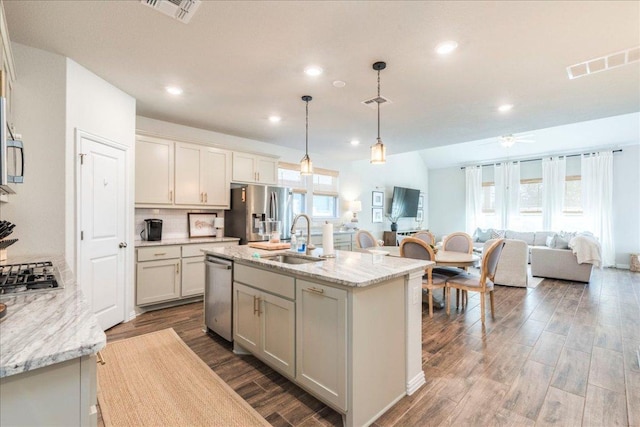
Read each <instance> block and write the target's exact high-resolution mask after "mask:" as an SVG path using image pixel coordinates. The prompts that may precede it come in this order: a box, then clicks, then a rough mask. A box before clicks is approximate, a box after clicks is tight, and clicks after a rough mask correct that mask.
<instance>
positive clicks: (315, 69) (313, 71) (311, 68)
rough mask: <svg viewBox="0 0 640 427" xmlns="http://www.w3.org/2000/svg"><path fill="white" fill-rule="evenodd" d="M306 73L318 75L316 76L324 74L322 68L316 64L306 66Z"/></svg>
mask: <svg viewBox="0 0 640 427" xmlns="http://www.w3.org/2000/svg"><path fill="white" fill-rule="evenodd" d="M304 73H305V74H306V75H307V76H312V77H316V76H319V75H320V74H322V68H320V67H316V66H315V65H312V66H309V67H307V68H305V69H304Z"/></svg>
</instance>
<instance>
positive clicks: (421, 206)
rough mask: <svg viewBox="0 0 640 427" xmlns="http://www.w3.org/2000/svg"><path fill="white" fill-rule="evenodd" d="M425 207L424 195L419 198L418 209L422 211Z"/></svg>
mask: <svg viewBox="0 0 640 427" xmlns="http://www.w3.org/2000/svg"><path fill="white" fill-rule="evenodd" d="M423 207H424V195H423V194H421V195H420V197H418V209H422V208H423Z"/></svg>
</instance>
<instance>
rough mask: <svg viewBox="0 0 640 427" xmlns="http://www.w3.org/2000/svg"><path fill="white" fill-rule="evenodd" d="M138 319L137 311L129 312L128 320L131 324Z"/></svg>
mask: <svg viewBox="0 0 640 427" xmlns="http://www.w3.org/2000/svg"><path fill="white" fill-rule="evenodd" d="M136 317H138V313H136V311H135V310H133V311H131V312H129V318H128V319H127V320H126V321H127V322H131V321H132V320H133V319H135V318H136Z"/></svg>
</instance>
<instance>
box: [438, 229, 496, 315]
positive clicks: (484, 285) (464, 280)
mask: <svg viewBox="0 0 640 427" xmlns="http://www.w3.org/2000/svg"><path fill="white" fill-rule="evenodd" d="M503 247H504V239H498V240H496V241H495V242H494V243H493V244H492V245H491V246H489V248H488V249H487V250H486V251H485V253H484V254H483V257H482V267H481V268H480V276H477V275H472V274H469V273H462V274H458V275H457V276H453V277H450V278H448V279H447V282H446V285H445V293H446V294H447V296H448V295H449V294H450V292H451V289H452V288H455V289H456V290H461V291H463V292H469V291H471V292H479V293H480V320H481V321H482V324H484V317H485V316H484V311H485V307H484V306H485V294H486V293H487V292H488V293H489V300H490V302H491V317H492V318H493V317H494V312H493V280H494V278H495V275H496V269H497V267H498V260H499V259H500V254H502V248H503ZM462 305H463V307H464V306H465V298H463V299H462ZM450 311H451V310H450V307H449V305H448V304H447V314H449V312H450Z"/></svg>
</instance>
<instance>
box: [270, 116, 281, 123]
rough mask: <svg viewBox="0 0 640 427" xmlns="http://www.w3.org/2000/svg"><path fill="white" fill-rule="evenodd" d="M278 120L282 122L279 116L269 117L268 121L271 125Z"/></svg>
mask: <svg viewBox="0 0 640 427" xmlns="http://www.w3.org/2000/svg"><path fill="white" fill-rule="evenodd" d="M280 120H282V117H280V116H269V121H270V122H271V123H279V122H280Z"/></svg>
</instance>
